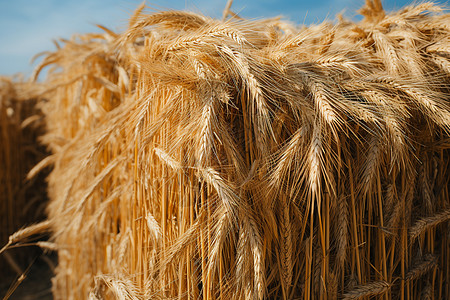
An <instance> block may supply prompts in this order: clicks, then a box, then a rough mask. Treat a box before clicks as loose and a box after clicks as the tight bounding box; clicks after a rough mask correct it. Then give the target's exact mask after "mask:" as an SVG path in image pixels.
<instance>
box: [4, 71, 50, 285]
mask: <svg viewBox="0 0 450 300" xmlns="http://www.w3.org/2000/svg"><path fill="white" fill-rule="evenodd" d="M35 89H36V88H34V84H27V83H24V82H13V81H12V80H11V79H10V78H6V77H3V76H0V145H1V147H0V222H1V226H0V248H2V247H3V246H4V245H5V244H7V243H8V241H9V240H10V238H9V236H10V235H12V234H13V233H14V232H15V231H17V230H19V229H20V228H21V227H23V226H25V225H27V224H30V223H33V222H37V221H40V220H42V219H43V218H44V215H45V205H46V200H47V197H46V191H45V184H44V177H43V175H41V176H37V177H35V178H34V179H33V180H26V176H27V173H28V171H30V169H31V168H32V167H33V166H34V165H35V164H36V163H38V162H39V161H40V160H42V159H43V157H44V155H45V154H44V152H45V151H44V149H43V147H42V146H39V144H38V142H37V138H38V136H39V135H42V133H43V132H42V126H40V124H41V123H42V121H41V119H42V115H40V114H39V112H38V110H37V108H36V103H37V102H36V99H33V97H32V96H31V94H32V93H34V90H35ZM37 254H38V252H37V251H36V249H33V248H30V247H25V248H20V249H19V248H16V249H8V250H7V251H6V248H2V249H1V250H0V278H1V279H2V280H0V281H1V282H0V283H1V284H0V286H1V287H2V288H3V285H5V284H7V283H10V282H13V281H14V277H17V276H19V275H21V274H22V273H23V272H24V270H25V269H26V268H27V267H28V265H29V264H30V263H31V262H32V261H33V259H34V258H36V255H37Z"/></svg>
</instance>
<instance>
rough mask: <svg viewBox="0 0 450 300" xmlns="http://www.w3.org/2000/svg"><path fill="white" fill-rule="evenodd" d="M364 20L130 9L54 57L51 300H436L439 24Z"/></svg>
mask: <svg viewBox="0 0 450 300" xmlns="http://www.w3.org/2000/svg"><path fill="white" fill-rule="evenodd" d="M362 14H363V15H364V16H365V19H364V20H363V21H361V22H359V23H353V22H350V21H348V20H344V19H341V20H339V22H338V23H337V24H329V23H323V24H320V25H315V26H310V27H305V28H296V27H294V26H291V25H289V24H288V23H285V22H282V21H280V20H279V19H269V20H260V21H247V20H243V19H240V18H239V17H238V16H236V15H235V14H232V17H231V19H228V20H226V21H218V20H213V19H210V18H207V17H204V16H201V15H198V14H193V13H188V12H175V11H166V12H158V13H153V14H146V13H143V6H141V7H140V8H139V9H138V10H137V11H136V13H135V14H134V15H133V16H132V17H131V19H130V24H129V27H128V29H127V30H126V31H125V32H124V33H121V34H118V33H115V32H112V31H110V30H108V29H106V28H104V29H105V32H104V34H96V35H82V36H78V37H75V38H73V39H72V40H70V41H63V45H62V46H58V50H57V51H56V52H54V53H49V54H48V55H47V56H46V58H45V59H44V61H43V63H42V65H41V66H40V67H39V69H38V73H39V71H40V70H41V69H42V68H43V67H45V66H48V65H50V66H53V69H51V70H50V71H49V75H48V77H47V80H46V82H45V85H46V86H47V89H48V91H47V93H46V94H45V97H46V99H47V101H43V102H42V110H43V111H44V113H45V114H46V120H47V134H46V135H45V136H44V137H43V140H44V141H45V142H46V143H47V144H48V145H49V147H50V149H51V151H52V152H53V155H52V156H51V158H50V159H47V162H50V161H51V162H53V164H54V170H53V171H52V173H51V175H50V176H49V196H50V199H51V202H50V204H49V207H48V213H49V222H50V224H51V227H52V232H53V233H52V235H53V240H54V242H55V243H56V245H57V246H58V248H59V250H58V254H59V266H58V267H57V270H56V277H55V278H54V282H53V283H54V295H55V297H56V299H84V298H86V297H87V296H88V295H89V297H90V298H91V299H103V298H105V299H110V298H113V297H117V298H119V299H158V298H163V299H166V298H178V299H190V298H193V299H197V298H202V299H244V298H245V299H263V298H268V299H312V298H315V299H316V298H319V299H336V298H338V297H339V298H344V299H368V297H370V296H376V297H378V298H379V299H388V298H395V299H433V297H434V298H436V299H444V298H446V297H449V296H450V290H449V282H450V268H449V261H450V242H449V235H448V233H449V227H448V226H449V222H448V221H449V219H450V202H449V194H448V193H449V189H448V178H449V171H450V170H449V164H448V162H449V147H450V139H449V132H450V59H449V57H450V39H449V37H450V23H449V19H450V18H449V15H448V14H443V13H442V12H441V9H440V8H439V7H437V6H435V5H433V4H431V3H424V4H420V5H417V6H411V7H407V8H405V9H403V10H402V11H399V12H397V13H393V14H388V15H386V14H385V12H384V10H383V9H382V7H381V4H380V2H379V1H370V0H368V1H366V6H365V7H364V8H363V9H362ZM228 15H229V14H228V13H227V14H226V16H228Z"/></svg>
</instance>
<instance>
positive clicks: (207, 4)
mask: <svg viewBox="0 0 450 300" xmlns="http://www.w3.org/2000/svg"><path fill="white" fill-rule="evenodd" d="M141 2H142V1H141V0H139V1H137V0H128V1H126V0H109V1H108V0H59V1H58V0H0V75H13V74H15V73H19V72H20V73H23V74H24V75H25V76H28V75H29V74H30V73H31V70H33V66H35V65H36V63H34V64H33V65H30V60H31V58H32V57H33V56H34V55H35V54H36V53H38V52H41V51H48V50H54V49H55V47H54V46H53V44H52V39H58V38H69V37H70V36H71V35H72V34H74V33H85V32H96V31H99V30H98V29H97V28H96V27H95V26H94V25H95V24H102V25H104V26H106V27H108V28H111V29H113V30H119V31H120V30H122V29H124V28H125V27H126V24H127V19H128V17H129V15H130V14H131V12H132V11H133V10H134V9H135V8H136V7H137V6H138V5H139V4H140V3H141ZM226 2H227V0H152V1H147V2H146V4H147V5H149V6H152V7H154V8H156V9H187V10H190V11H194V12H200V13H203V14H205V15H208V16H211V17H217V18H220V17H221V15H222V11H223V8H224V7H225V4H226ZM411 2H412V1H411V0H410V1H408V0H384V1H383V5H384V7H385V9H386V10H388V11H389V10H393V9H399V8H401V7H403V6H405V5H408V4H410V3H411ZM437 2H440V3H444V1H437ZM363 4H364V0H313V1H311V0H296V1H294V0H234V2H233V6H232V10H233V11H234V12H237V13H238V14H239V15H241V16H242V17H245V18H266V17H274V16H279V15H281V16H284V17H285V18H286V19H288V20H290V21H292V22H294V23H297V24H303V23H304V24H311V23H319V22H321V21H323V20H325V19H328V20H334V17H335V15H336V14H337V13H339V12H342V11H345V15H346V16H347V17H350V18H355V16H356V15H357V13H356V10H358V9H359V8H360V7H361V6H362V5H363Z"/></svg>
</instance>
